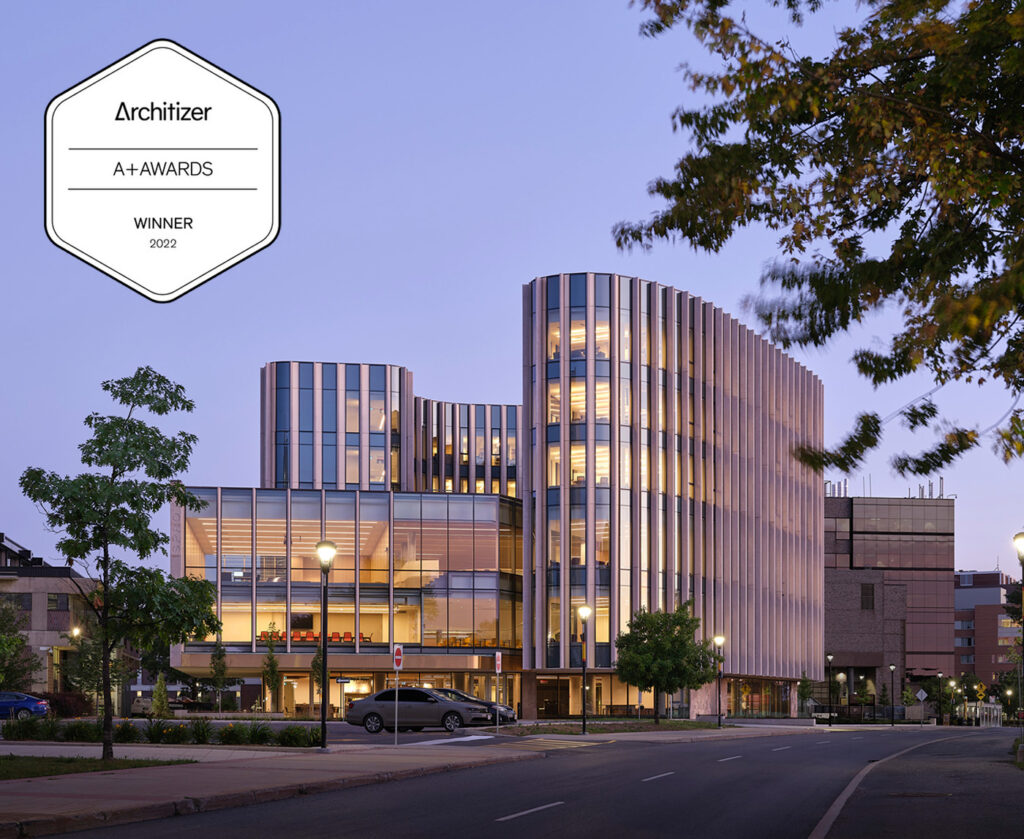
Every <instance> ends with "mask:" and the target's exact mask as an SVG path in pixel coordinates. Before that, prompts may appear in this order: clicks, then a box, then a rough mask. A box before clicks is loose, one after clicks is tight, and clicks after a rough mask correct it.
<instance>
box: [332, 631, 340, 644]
mask: <svg viewBox="0 0 1024 839" xmlns="http://www.w3.org/2000/svg"><path fill="white" fill-rule="evenodd" d="M340 640H341V635H340V634H339V633H337V632H332V633H331V643H332V644H337V643H338V642H339V641H340Z"/></svg>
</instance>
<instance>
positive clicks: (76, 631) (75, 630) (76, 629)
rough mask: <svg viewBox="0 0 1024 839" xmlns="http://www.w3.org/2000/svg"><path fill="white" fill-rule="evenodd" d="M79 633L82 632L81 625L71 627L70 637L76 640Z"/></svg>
mask: <svg viewBox="0 0 1024 839" xmlns="http://www.w3.org/2000/svg"><path fill="white" fill-rule="evenodd" d="M81 634H82V629H81V627H78V626H76V627H74V628H73V629H72V630H71V637H72V638H74V639H75V640H76V641H77V640H78V638H79V636H80V635H81Z"/></svg>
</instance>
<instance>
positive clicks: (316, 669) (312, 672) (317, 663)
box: [309, 644, 324, 696]
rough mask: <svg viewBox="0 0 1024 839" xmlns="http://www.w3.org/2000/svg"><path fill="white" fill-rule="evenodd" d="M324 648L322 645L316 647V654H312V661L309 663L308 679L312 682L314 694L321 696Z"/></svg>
mask: <svg viewBox="0 0 1024 839" xmlns="http://www.w3.org/2000/svg"><path fill="white" fill-rule="evenodd" d="M323 668H324V648H323V645H322V644H317V645H316V652H315V653H313V660H312V661H311V662H310V663H309V678H310V679H312V680H313V687H314V688H315V689H316V692H317V693H318V694H319V695H321V696H323V685H322V684H321V681H322V679H323Z"/></svg>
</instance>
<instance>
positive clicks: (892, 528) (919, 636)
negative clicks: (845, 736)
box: [825, 497, 954, 704]
mask: <svg viewBox="0 0 1024 839" xmlns="http://www.w3.org/2000/svg"><path fill="white" fill-rule="evenodd" d="M953 567H954V566H953V500H952V499H949V498H846V497H841V498H839V497H826V498H825V652H826V654H832V656H833V661H832V672H833V675H834V676H835V677H836V688H835V691H836V692H835V694H834V696H835V697H837V698H838V700H839V702H840V704H847V703H849V702H850V701H851V700H852V701H853V702H854V703H857V702H874V701H875V699H874V697H876V696H877V695H878V693H879V692H880V690H881V687H882V685H883V684H884V685H886V686H888V685H889V684H890V683H891V682H895V690H896V692H897V694H898V693H899V691H900V687H901V685H902V683H903V680H904V678H905V677H912V676H920V677H924V676H934V675H935V674H936V673H937V672H939V671H941V672H943V673H950V672H953V655H952V653H951V652H950V650H951V649H952V644H953ZM890 664H895V665H896V672H895V678H894V679H891V677H890V672H889V665H890ZM834 701H835V700H834Z"/></svg>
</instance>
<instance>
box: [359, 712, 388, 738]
mask: <svg viewBox="0 0 1024 839" xmlns="http://www.w3.org/2000/svg"><path fill="white" fill-rule="evenodd" d="M363 728H365V729H366V730H367V731H368V732H369V733H370V734H380V732H381V730H382V729H383V728H384V720H383V719H382V718H381V715H380V714H367V715H366V719H364V720H363Z"/></svg>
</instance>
